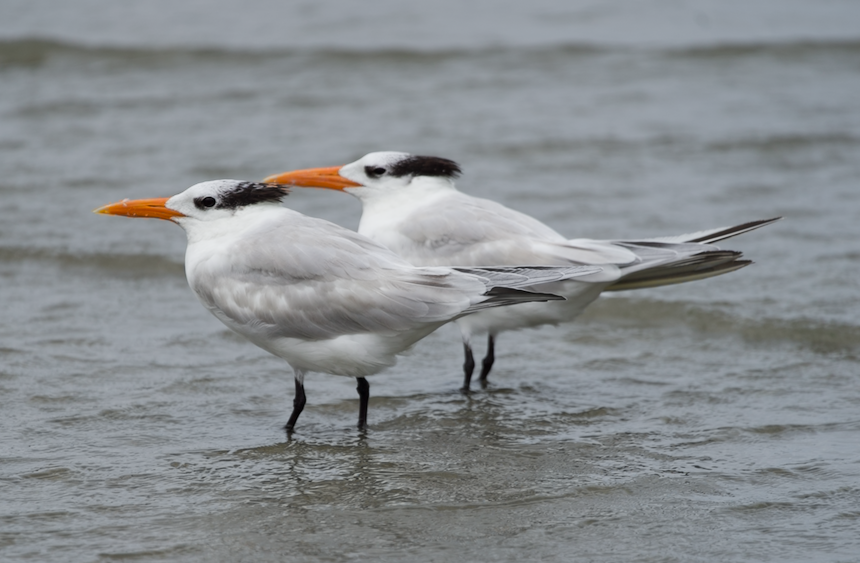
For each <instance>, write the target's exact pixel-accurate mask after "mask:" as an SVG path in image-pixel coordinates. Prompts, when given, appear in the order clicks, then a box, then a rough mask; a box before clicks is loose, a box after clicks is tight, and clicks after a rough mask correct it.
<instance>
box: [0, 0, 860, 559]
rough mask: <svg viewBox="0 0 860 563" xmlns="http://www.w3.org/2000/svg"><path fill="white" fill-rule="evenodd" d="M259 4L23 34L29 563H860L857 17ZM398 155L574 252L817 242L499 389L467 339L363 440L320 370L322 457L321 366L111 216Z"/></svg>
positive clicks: (165, 236)
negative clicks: (660, 242) (233, 323)
mask: <svg viewBox="0 0 860 563" xmlns="http://www.w3.org/2000/svg"><path fill="white" fill-rule="evenodd" d="M245 4H246V6H250V8H248V7H246V8H244V9H243V8H241V7H239V6H238V3H236V4H234V3H232V2H219V3H218V4H217V5H215V6H216V8H217V9H215V8H210V7H211V6H213V4H212V3H206V4H205V7H204V4H203V3H188V4H184V5H183V6H181V7H175V6H174V5H173V3H167V2H148V3H145V4H140V5H136V6H135V7H133V8H132V7H126V6H119V5H114V3H108V2H104V1H103V0H88V1H87V2H78V3H75V6H76V8H75V9H72V8H70V7H69V6H71V4H69V6H66V5H63V6H62V7H57V6H55V5H54V3H47V2H40V1H28V2H15V1H13V2H9V3H7V6H8V8H4V11H5V10H8V13H9V14H12V17H3V18H0V93H2V95H0V116H2V123H3V126H2V127H0V170H2V171H3V174H2V177H0V194H2V195H0V197H2V201H3V205H2V206H0V288H2V290H0V295H2V303H3V313H4V314H3V315H2V317H0V318H2V322H0V411H1V412H2V415H0V427H2V431H0V448H2V450H0V451H2V455H0V491H2V493H0V556H2V559H3V560H9V561H46V560H57V561H94V560H124V559H135V560H138V561H204V560H205V561H245V560H246V561H268V560H271V561H294V560H295V561H306V560H323V561H346V560H359V561H364V560H368V561H369V560H382V561H401V560H406V559H415V560H433V561H522V560H545V561H568V560H571V559H573V558H575V559H578V560H591V561H618V560H636V561H714V560H720V561H852V560H856V559H857V557H858V556H857V554H858V553H860V541H858V539H857V538H858V535H857V532H856V531H857V528H858V520H860V508H858V507H860V479H858V478H860V447H858V445H857V444H858V443H860V415H858V412H860V375H858V349H860V325H858V323H857V319H858V318H860V315H858V313H860V300H858V281H857V280H858V273H860V271H858V270H859V269H858V259H860V254H858V248H857V243H856V241H857V240H858V238H860V222H858V220H857V218H858V215H860V189H858V184H860V105H858V103H857V94H856V93H857V92H858V91H860V35H858V34H857V33H856V29H857V25H856V23H857V22H858V21H860V10H858V9H857V8H856V7H855V6H856V4H854V3H851V2H829V3H803V2H792V3H789V4H790V5H789V6H788V8H785V9H784V10H780V11H777V10H776V9H774V8H773V6H774V3H768V2H762V1H760V2H752V3H745V4H744V5H743V6H742V5H740V4H727V3H721V2H720V3H718V2H695V3H694V2H688V3H677V2H668V1H656V0H655V1H651V2H644V3H640V4H638V5H637V8H635V9H634V8H630V7H627V8H622V7H620V6H613V5H604V3H593V4H592V3H586V2H581V3H564V4H563V5H562V4H561V3H554V2H543V3H529V6H528V7H526V6H521V5H519V4H513V3H512V4H511V5H510V6H507V7H506V8H505V9H491V8H488V7H487V6H485V5H484V4H482V3H475V4H470V5H469V6H470V7H469V8H462V7H459V6H460V5H459V3H450V5H448V4H439V3H434V5H433V7H432V9H431V7H429V6H410V7H400V6H399V4H395V3H390V4H389V3H378V4H374V5H373V6H365V7H345V6H344V7H340V8H338V9H334V8H330V7H326V6H323V5H319V4H317V3H297V4H295V5H293V6H292V8H290V9H288V8H285V7H281V6H280V3H274V2H264V1H258V2H256V3H253V4H250V5H249V4H247V3H245ZM356 6H358V5H356ZM780 6H785V3H780ZM789 8H790V9H789ZM174 9H175V11H174ZM482 10H484V11H482ZM487 10H489V11H487ZM476 14H477V15H476ZM455 16H456V17H455ZM373 150H407V151H410V152H415V153H420V154H437V155H440V156H446V157H450V158H454V159H456V160H457V161H458V162H460V163H461V165H463V168H464V169H465V175H464V177H463V178H462V179H461V180H460V181H459V186H460V187H461V189H463V190H465V191H468V192H469V193H472V194H476V195H480V196H484V197H490V198H493V199H496V200H499V201H502V202H504V203H506V204H507V205H510V206H512V207H515V208H517V209H520V210H523V211H526V212H528V213H530V214H532V215H534V216H536V217H538V218H540V219H541V220H543V221H545V222H547V223H548V224H550V225H552V226H553V227H555V228H557V229H558V230H560V231H561V232H564V233H567V234H569V235H570V236H571V237H578V236H586V237H593V238H612V237H633V236H645V235H649V236H656V235H668V234H677V233H682V232H689V231H695V230H698V229H701V228H706V227H715V226H719V225H728V224H733V223H739V222H743V221H747V220H751V219H758V218H766V217H772V216H778V215H784V216H785V217H786V218H785V219H784V220H783V221H781V222H779V223H776V224H775V225H772V226H769V227H767V228H765V229H763V230H760V231H756V232H754V233H750V234H748V235H744V236H743V237H740V238H738V239H736V240H731V241H727V243H724V246H726V247H728V248H735V249H739V250H743V251H744V252H745V254H746V255H747V256H748V257H750V258H752V259H753V260H755V262H756V264H755V265H754V266H751V267H749V268H745V269H744V270H742V271H740V272H738V273H735V274H732V275H730V276H725V277H720V278H716V279H711V280H706V281H703V282H698V283H694V284H687V285H683V286H674V287H669V288H661V289H655V290H648V291H640V292H630V293H623V294H615V295H611V296H608V297H604V298H602V299H601V300H600V301H598V302H597V303H595V304H594V305H593V306H592V307H590V308H589V309H588V310H587V312H586V314H585V315H584V316H583V317H582V318H581V319H580V321H579V322H577V323H574V324H570V325H566V326H562V327H557V328H543V329H540V330H531V331H523V332H520V333H516V334H505V335H503V336H502V337H501V338H500V341H499V344H498V346H497V363H496V367H495V368H494V371H493V374H492V375H491V385H490V386H489V388H487V389H486V390H479V391H476V392H474V393H473V394H472V395H471V396H469V397H466V396H463V395H461V394H460V393H459V392H458V391H457V388H458V387H459V385H460V382H461V373H460V364H461V362H462V358H461V347H460V343H459V335H458V333H457V331H456V330H455V329H454V328H452V327H444V328H443V329H441V330H440V331H438V332H437V333H435V334H433V335H431V336H430V337H429V338H427V339H426V340H425V341H423V342H422V343H420V344H419V345H418V346H417V347H416V348H415V349H414V351H413V353H412V354H411V355H408V356H405V357H403V358H402V360H401V361H400V363H399V364H398V366H397V367H395V368H394V369H392V370H389V372H387V373H385V374H380V375H378V376H375V377H373V378H372V379H371V380H370V383H371V402H370V415H369V417H370V429H369V430H368V432H367V433H365V434H361V433H359V432H357V431H356V430H355V429H354V428H353V426H354V423H355V418H356V410H357V402H358V401H357V397H356V394H355V390H354V387H355V385H354V382H353V381H350V380H347V379H340V378H334V377H331V376H325V375H316V374H311V375H310V376H309V377H308V380H307V393H308V407H307V408H306V410H305V412H304V413H303V414H302V417H301V419H300V421H299V426H298V428H297V432H296V433H295V434H294V436H293V439H292V440H290V441H287V440H286V438H285V436H284V433H283V431H282V426H283V424H284V422H285V421H286V418H287V417H288V414H289V409H290V407H291V401H292V390H293V385H292V381H291V379H292V377H291V375H290V374H289V371H288V367H287V366H286V365H285V364H284V362H283V361H281V360H279V359H277V358H274V357H271V356H269V355H267V354H266V353H264V352H263V351H261V350H258V349H256V348H255V347H254V346H252V345H250V344H248V343H247V342H245V341H244V340H243V339H241V338H240V337H238V336H236V335H234V334H232V333H230V332H229V331H227V330H226V329H225V328H224V327H223V326H222V325H221V324H220V323H219V322H218V321H217V320H216V319H214V318H213V317H211V316H210V315H208V314H207V313H206V312H205V310H203V308H202V307H200V306H199V305H198V303H197V302H196V299H195V298H194V297H193V295H192V294H191V292H190V290H189V289H188V287H187V285H186V283H185V279H184V275H183V268H182V259H183V251H184V244H185V241H184V235H183V234H182V232H181V230H180V229H178V228H175V227H172V226H170V225H167V224H164V223H160V222H155V221H126V220H117V219H112V218H106V217H99V216H95V215H93V214H92V213H91V210H92V209H94V208H95V207H98V206H100V205H102V204H105V203H108V202H111V201H116V200H118V199H121V198H124V197H155V196H164V195H172V194H174V193H178V192H179V191H181V190H183V189H185V188H186V187H188V186H190V185H191V184H194V183H196V182H199V181H203V180H208V179H214V178H221V177H232V178H241V179H260V178H262V177H264V176H266V175H269V174H272V173H274V172H278V171H281V170H286V169H291V168H299V167H307V166H328V165H336V164H343V163H346V162H349V161H351V160H354V159H355V158H357V157H359V156H361V155H362V154H364V153H366V152H370V151H373ZM287 205H289V206H290V207H292V208H295V209H298V210H300V211H302V212H304V213H308V214H311V215H315V216H320V217H325V218H328V219H330V220H333V221H336V222H338V223H341V224H343V225H346V226H349V227H355V226H356V225H357V223H358V216H359V213H360V207H359V205H358V204H357V202H356V201H354V200H353V199H352V198H349V197H347V196H344V195H342V194H337V193H334V192H324V193H323V192H319V193H317V192H312V191H301V190H299V191H295V192H294V193H293V194H292V195H291V196H290V197H289V198H288V201H287ZM478 348H479V352H481V351H482V350H480V348H482V346H480V343H479V346H478Z"/></svg>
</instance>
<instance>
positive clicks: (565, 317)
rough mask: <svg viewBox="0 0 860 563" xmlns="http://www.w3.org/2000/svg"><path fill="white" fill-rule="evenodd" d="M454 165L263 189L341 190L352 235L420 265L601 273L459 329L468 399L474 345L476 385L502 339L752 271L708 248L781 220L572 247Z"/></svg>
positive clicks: (369, 171)
mask: <svg viewBox="0 0 860 563" xmlns="http://www.w3.org/2000/svg"><path fill="white" fill-rule="evenodd" d="M460 172H461V171H460V167H459V166H458V165H457V163H455V162H453V161H451V160H447V159H444V158H438V157H431V156H416V155H411V154H407V153H400V152H376V153H370V154H368V155H366V156H364V157H362V158H360V159H359V160H357V161H355V162H353V163H350V164H347V165H345V166H334V167H328V168H312V169H306V170H297V171H293V172H285V173H282V174H276V175H273V176H269V177H268V178H266V180H265V181H268V182H277V183H279V184H289V185H294V186H302V187H316V188H329V189H334V190H342V191H344V192H347V193H349V194H351V195H353V196H355V197H357V198H358V199H360V200H361V203H362V207H363V212H362V215H361V222H360V223H359V229H358V232H359V233H361V234H363V235H365V236H367V237H369V238H371V239H373V240H375V241H377V242H379V243H381V244H383V245H385V246H387V247H388V248H389V249H391V250H393V251H394V252H396V253H397V254H399V255H400V256H402V257H403V258H405V259H406V260H408V261H409V262H411V263H412V264H415V265H417V266H443V265H445V266H490V265H493V266H500V265H506V264H535V265H536V264H542V265H550V264H553V265H562V264H569V265H573V264H578V265H597V266H600V267H601V268H602V271H601V272H600V273H598V274H595V275H592V276H587V277H582V278H578V279H576V280H571V281H566V282H560V283H555V284H550V285H544V286H540V287H539V288H538V290H539V291H547V292H550V293H556V294H558V295H563V296H564V297H565V298H566V301H563V302H558V303H528V304H523V305H517V306H516V307H511V308H507V309H501V310H494V311H487V312H482V313H479V314H476V315H471V316H469V317H466V318H462V319H460V320H458V321H457V324H458V325H459V327H460V330H461V332H462V336H463V347H464V351H465V356H466V361H465V363H464V364H463V370H464V372H465V380H464V384H463V388H464V390H466V391H468V389H469V385H470V381H471V377H472V371H473V369H474V367H475V361H474V358H473V355H472V346H471V337H472V335H473V334H474V333H483V332H487V333H489V337H488V347H487V355H486V357H485V358H484V360H483V364H482V370H481V375H480V379H481V383H482V384H486V380H487V375H488V374H489V372H490V369H491V368H492V366H493V362H494V360H495V340H496V336H497V335H498V333H500V332H502V331H505V330H514V329H518V328H525V327H532V326H538V325H543V324H557V323H559V322H563V321H569V320H571V319H573V318H574V317H576V316H577V315H578V314H579V313H581V312H582V310H583V309H585V307H586V306H587V305H588V304H589V303H591V302H592V301H594V300H595V299H596V298H597V297H598V296H599V295H600V293H601V292H603V291H618V290H624V289H638V288H645V287H656V286H661V285H669V284H674V283H681V282H686V281H692V280H698V279H703V278H708V277H711V276H716V275H720V274H725V273H728V272H732V271H734V270H737V269H739V268H742V267H744V266H746V265H747V264H750V263H751V262H750V261H748V260H740V257H741V253H740V252H735V251H731V250H721V249H719V248H718V247H716V246H714V245H713V243H715V242H717V241H720V240H723V239H726V238H729V237H733V236H735V235H739V234H741V233H745V232H748V231H751V230H753V229H757V228H759V227H762V226H764V225H767V224H769V223H772V222H773V221H776V220H777V219H766V220H763V221H753V222H750V223H744V224H742V225H737V226H734V227H724V228H719V229H710V230H706V231H700V232H696V233H690V234H686V235H678V236H671V237H660V238H641V239H634V240H591V239H573V240H568V239H567V238H566V237H564V236H562V235H561V234H559V233H558V232H556V231H555V230H553V229H551V228H550V227H548V226H547V225H544V224H543V223H541V222H540V221H538V220H537V219H534V218H533V217H530V216H528V215H525V214H523V213H520V212H518V211H514V210H512V209H509V208H507V207H505V206H503V205H501V204H499V203H496V202H494V201H490V200H486V199H480V198H476V197H472V196H469V195H466V194H464V193H462V192H460V191H458V190H457V188H456V187H455V186H454V180H455V178H457V177H458V176H459V175H460Z"/></svg>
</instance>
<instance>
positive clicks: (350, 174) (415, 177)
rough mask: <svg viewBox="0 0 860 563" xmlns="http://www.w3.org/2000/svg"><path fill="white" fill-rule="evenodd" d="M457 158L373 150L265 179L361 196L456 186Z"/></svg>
mask: <svg viewBox="0 0 860 563" xmlns="http://www.w3.org/2000/svg"><path fill="white" fill-rule="evenodd" d="M460 172H461V171H460V166H459V165H458V164H457V163H456V162H454V161H453V160H448V159H447V158H440V157H437V156H418V155H414V154H408V153H404V152H372V153H370V154H367V155H364V156H363V157H361V158H360V159H358V160H356V161H355V162H352V163H350V164H346V165H344V166H332V167H328V168H308V169H305V170H295V171H293V172H284V173H282V174H275V175H272V176H269V177H268V178H266V179H265V180H264V182H274V183H277V184H283V185H289V186H299V187H305V188H328V189H332V190H342V191H345V192H348V193H351V194H353V195H355V196H357V197H359V198H362V197H364V196H368V195H371V194H373V195H381V194H386V193H391V192H394V191H398V190H402V189H404V188H407V187H410V186H415V185H419V184H420V185H422V186H438V187H448V188H450V187H452V186H453V182H454V179H455V178H457V177H458V176H459V175H460Z"/></svg>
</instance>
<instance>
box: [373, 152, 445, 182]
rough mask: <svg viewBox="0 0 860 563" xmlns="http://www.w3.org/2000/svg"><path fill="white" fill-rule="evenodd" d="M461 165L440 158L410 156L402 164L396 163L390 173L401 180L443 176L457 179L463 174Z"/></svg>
mask: <svg viewBox="0 0 860 563" xmlns="http://www.w3.org/2000/svg"><path fill="white" fill-rule="evenodd" d="M461 172H462V170H460V165H459V164H457V163H456V162H454V161H453V160H448V159H447V158H439V157H438V156H417V155H410V156H408V157H406V158H404V159H403V160H401V161H400V162H397V163H395V164H394V165H393V166H392V167H391V169H390V170H389V173H390V174H391V175H392V176H394V177H396V178H400V177H403V176H441V177H443V178H451V179H453V178H456V177H457V176H459V175H460V174H461Z"/></svg>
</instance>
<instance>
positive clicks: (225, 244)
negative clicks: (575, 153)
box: [96, 180, 600, 432]
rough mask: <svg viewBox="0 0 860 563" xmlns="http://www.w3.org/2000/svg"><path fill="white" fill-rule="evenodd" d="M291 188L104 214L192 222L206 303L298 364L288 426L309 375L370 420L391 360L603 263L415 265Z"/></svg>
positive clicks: (197, 274) (191, 191)
mask: <svg viewBox="0 0 860 563" xmlns="http://www.w3.org/2000/svg"><path fill="white" fill-rule="evenodd" d="M287 191H288V188H286V187H284V186H278V185H272V184H259V183H251V182H239V181H236V180H216V181H212V182H203V183H201V184H197V185H195V186H192V187H191V188H188V189H187V190H185V191H184V192H182V193H181V194H179V195H175V196H173V197H171V198H159V199H143V200H133V201H129V200H124V201H121V202H119V203H114V204H111V205H107V206H105V207H102V208H100V209H97V210H96V212H97V213H105V214H108V215H124V216H127V217H154V218H157V219H166V220H170V221H173V222H174V223H177V224H178V225H179V226H180V227H182V228H183V229H185V233H186V234H187V236H188V248H187V250H186V253H185V274H186V277H187V278H188V284H189V285H190V286H191V289H192V290H194V293H195V294H196V295H197V298H198V299H199V300H200V302H201V303H203V305H204V306H205V307H206V308H207V309H209V311H210V312H211V313H212V314H213V315H215V316H216V317H218V319H219V320H220V321H221V322H223V323H224V324H225V325H227V326H228V327H229V328H231V329H232V330H234V331H236V332H238V333H239V334H241V335H243V336H245V337H246V338H248V340H250V341H251V342H253V343H254V344H256V345H257V346H259V347H260V348H263V349H264V350H266V351H268V352H271V353H272V354H274V355H275V356H279V357H281V358H283V359H285V360H286V361H287V363H289V364H290V366H291V367H292V368H293V371H294V372H295V383H296V396H295V399H294V401H293V412H292V414H291V416H290V419H289V422H287V425H286V429H287V431H288V432H291V431H292V429H293V427H294V426H295V423H296V420H297V419H298V417H299V414H301V412H302V409H303V408H304V406H305V391H304V376H305V373H307V372H311V371H314V372H324V373H330V374H334V375H343V376H348V377H355V378H356V379H357V381H358V387H357V389H358V394H359V398H360V407H359V416H358V425H359V427H360V428H363V427H365V426H366V424H367V400H368V397H369V385H368V383H367V380H366V379H365V376H367V375H372V374H374V373H377V372H379V371H381V370H382V369H384V368H386V367H388V366H391V365H393V364H394V363H395V361H396V358H395V356H396V354H398V353H400V352H403V351H404V350H406V349H407V348H409V347H410V346H412V345H413V344H414V343H415V342H417V341H418V340H420V339H421V338H423V337H425V336H427V335H428V334H430V333H431V332H433V331H434V330H435V329H437V328H438V327H440V326H441V325H443V324H445V323H446V322H448V321H450V320H453V319H457V318H461V317H463V316H464V315H468V314H470V313H473V312H475V311H479V310H484V309H488V308H492V307H498V306H502V305H511V304H514V303H523V302H529V301H548V300H562V299H563V298H562V297H558V296H556V295H551V294H547V293H539V292H534V291H529V290H528V289H525V288H531V287H532V286H534V285H536V284H542V283H547V282H553V281H558V280H563V279H569V278H573V277H576V276H581V275H588V274H594V273H595V272H598V271H599V270H600V268H599V267H578V266H573V267H571V266H565V267H540V266H537V267H533V268H528V267H501V268H488V269H482V268H449V267H415V266H413V265H411V264H409V263H408V262H406V261H405V260H404V259H403V258H401V257H399V256H397V255H396V254H394V253H393V252H391V251H390V250H388V249H387V248H385V247H383V246H381V245H379V244H377V243H375V242H373V241H371V240H370V239H368V238H366V237H364V236H361V235H359V234H357V233H355V232H353V231H350V230H347V229H344V228H342V227H339V226H337V225H334V224H332V223H329V222H328V221H323V220H321V219H315V218H312V217H307V216H305V215H302V214H301V213H298V212H296V211H292V210H290V209H287V208H285V207H282V206H281V205H280V203H281V200H282V199H283V198H284V196H286V195H287Z"/></svg>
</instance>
